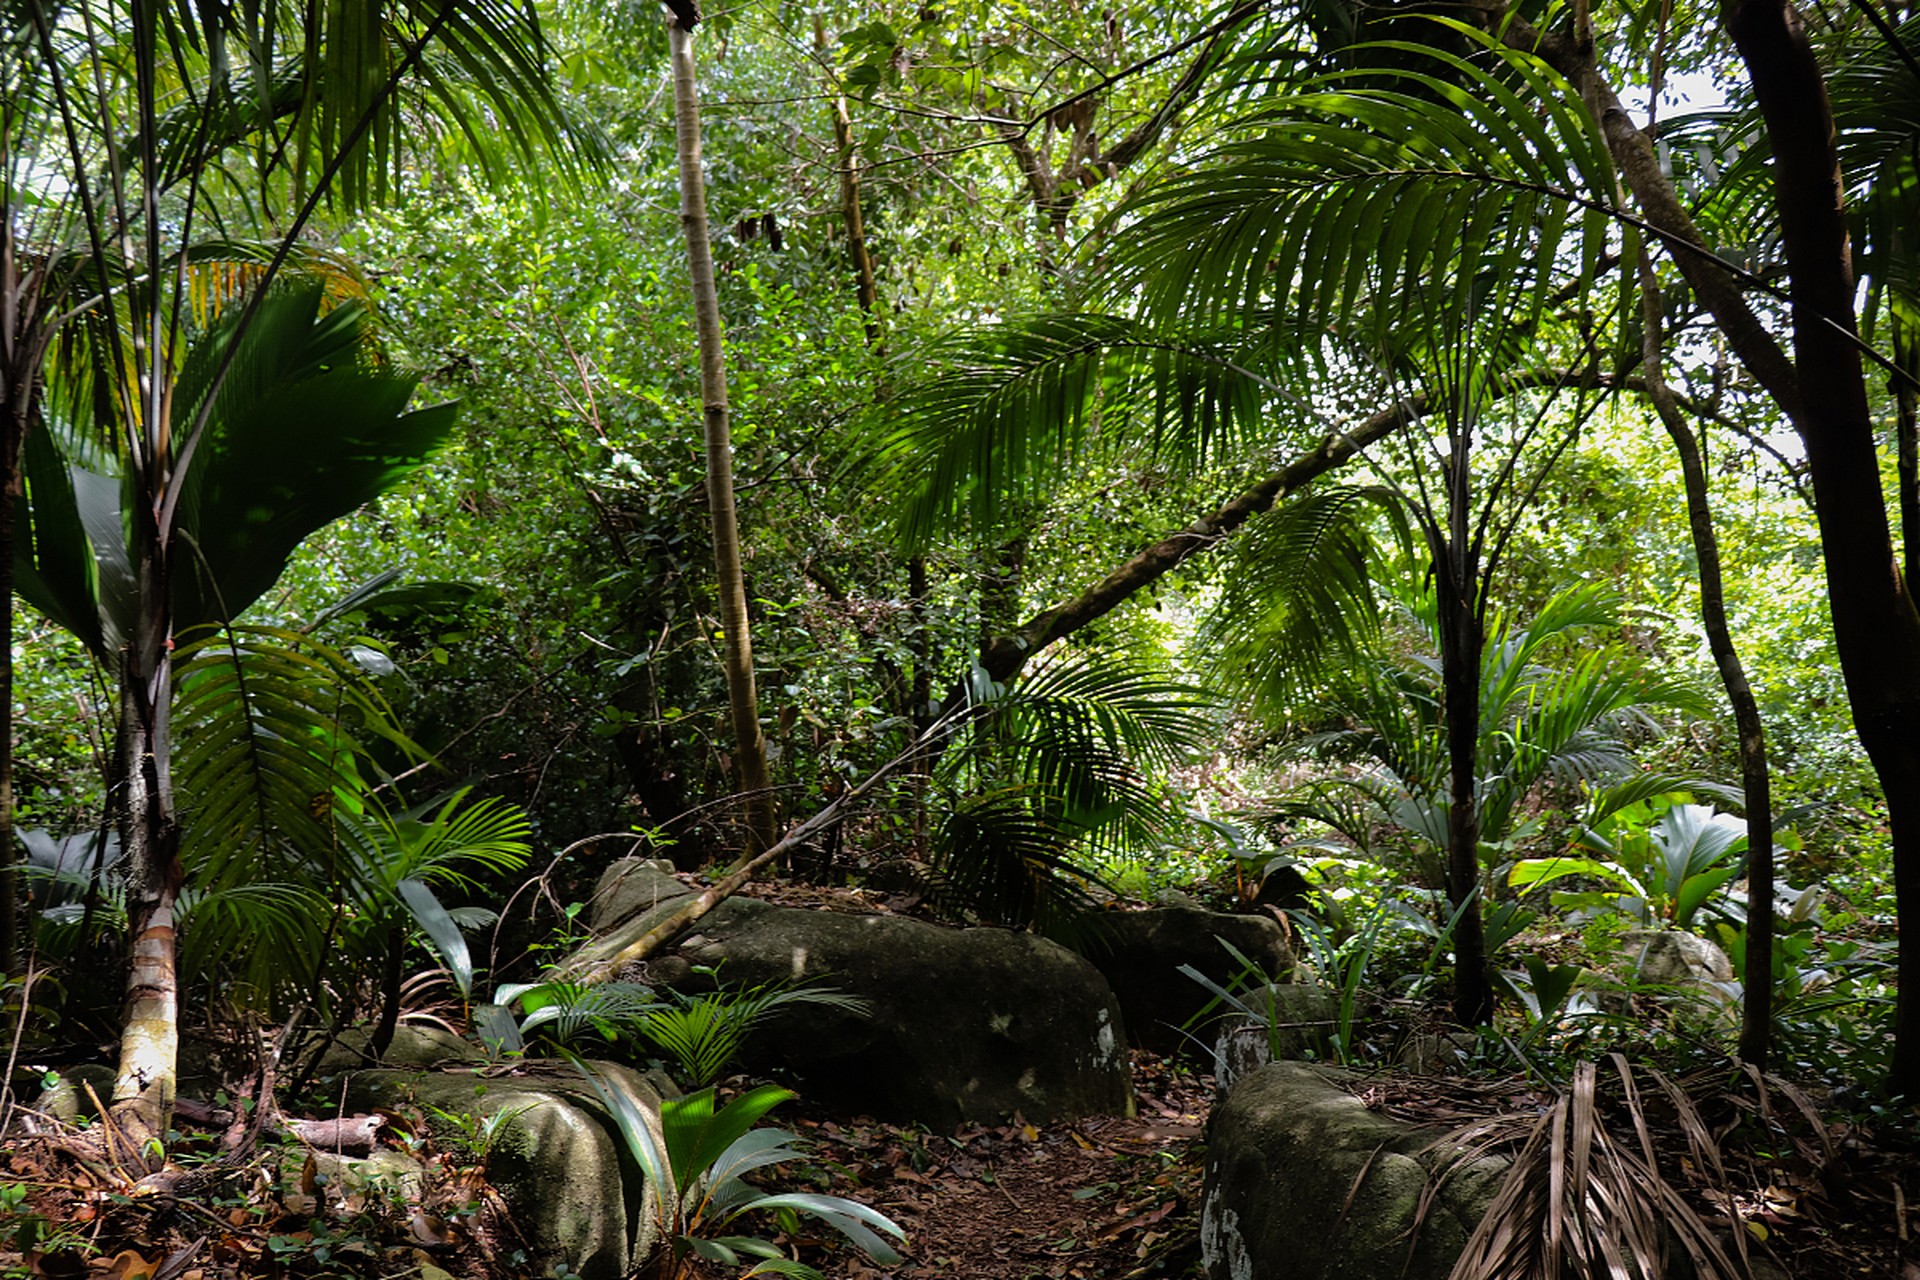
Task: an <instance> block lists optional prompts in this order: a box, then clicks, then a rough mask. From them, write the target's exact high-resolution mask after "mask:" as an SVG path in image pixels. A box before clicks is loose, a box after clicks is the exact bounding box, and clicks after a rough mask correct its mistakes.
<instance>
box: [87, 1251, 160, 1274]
mask: <svg viewBox="0 0 1920 1280" xmlns="http://www.w3.org/2000/svg"><path fill="white" fill-rule="evenodd" d="M157 1266H158V1264H157V1263H153V1262H149V1261H148V1260H147V1259H145V1258H143V1257H141V1256H140V1255H139V1254H138V1253H136V1252H134V1251H133V1250H132V1249H122V1250H121V1251H120V1252H119V1253H117V1254H115V1255H114V1256H113V1257H111V1258H96V1259H94V1261H93V1262H92V1264H91V1267H90V1269H91V1270H92V1271H93V1272H94V1274H95V1275H97V1276H99V1277H100V1280H153V1273H154V1270H155V1268H156V1267H157Z"/></svg>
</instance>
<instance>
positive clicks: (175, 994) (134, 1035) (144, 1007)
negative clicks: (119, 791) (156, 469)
mask: <svg viewBox="0 0 1920 1280" xmlns="http://www.w3.org/2000/svg"><path fill="white" fill-rule="evenodd" d="M156 465H157V464H156ZM135 518H136V520H141V521H143V522H147V523H146V524H145V527H142V528H140V529H139V530H138V532H137V536H136V540H135V546H136V547H137V549H138V554H139V570H138V572H139V575H140V591H139V598H140V606H139V607H140V616H139V619H138V621H137V622H136V624H135V628H136V629H135V635H134V637H133V640H132V643H131V644H130V645H129V646H128V647H127V650H126V652H125V654H124V655H123V658H122V661H123V662H124V664H125V669H124V671H123V673H122V678H121V686H120V688H121V692H120V750H121V773H122V786H123V788H124V791H123V795H122V808H121V842H122V846H123V848H124V849H125V866H126V868H127V988H126V1005H125V1014H124V1018H123V1023H122V1025H123V1028H124V1029H123V1030H122V1032H121V1036H120V1068H119V1077H118V1079H117V1080H116V1081H115V1083H114V1088H113V1106H112V1112H113V1125H114V1130H115V1136H116V1137H117V1138H118V1139H120V1140H121V1143H122V1150H121V1153H120V1154H121V1158H122V1159H126V1160H137V1161H154V1160H156V1159H157V1158H164V1156H165V1152H166V1134H167V1126H168V1124H169V1123H170V1122H171V1120H172V1116H173V1096H174V1086H175V1081H176V1072H177V1070H178V1063H179V1049H180V1016H179V1014H180V998H179V972H178V966H177V947H176V939H175V935H174V909H175V906H176V904H177V902H178V900H179V895H180V885H181V881H182V878H183V873H182V870H181V866H180V857H179V853H180V828H179V823H178V822H177V820H176V818H175V814H174V808H173V770H172V764H171V760H172V737H171V733H170V730H169V725H168V712H169V704H170V702H171V698H172V684H173V671H172V660H171V650H172V638H173V616H172V615H173V611H172V609H171V607H170V605H171V593H170V590H169V582H168V575H167V557H166V554H165V549H164V548H162V547H160V546H158V545H157V539H156V537H155V534H154V530H153V528H152V526H151V523H150V521H151V512H148V511H141V512H138V513H137V514H136V517H135Z"/></svg>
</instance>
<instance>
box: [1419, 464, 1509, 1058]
mask: <svg viewBox="0 0 1920 1280" xmlns="http://www.w3.org/2000/svg"><path fill="white" fill-rule="evenodd" d="M1450 435H1451V436H1452V449H1451V458H1450V460H1449V466H1448V476H1447V526H1448V527H1447V530H1446V534H1445V536H1444V537H1443V536H1441V533H1440V530H1439V529H1438V528H1436V527H1431V526H1430V527H1429V529H1428V535H1427V536H1428V541H1429V544H1430V549H1431V550H1432V553H1433V568H1434V586H1435V594H1436V597H1437V600H1436V603H1437V605H1438V608H1437V614H1438V622H1439V627H1440V685H1441V701H1442V704H1443V706H1444V710H1445V720H1446V731H1447V773H1448V805H1447V851H1446V852H1447V858H1446V868H1445V870H1446V892H1447V903H1448V905H1449V906H1450V907H1451V908H1452V914H1453V917H1454V925H1453V1016H1454V1017H1455V1018H1457V1019H1459V1021H1460V1022H1461V1023H1462V1024H1463V1025H1466V1026H1470V1027H1477V1026H1484V1025H1485V1024H1486V1023H1488V1022H1490V1021H1492V1020H1493V985H1492V983H1491V981H1490V979H1489V975H1488V972H1487V935H1486V928H1485V923H1484V913H1483V912H1482V910H1481V901H1480V797H1479V787H1478V783H1479V773H1480V659H1481V655H1482V654H1483V652H1484V651H1485V649H1486V633H1485V628H1484V627H1483V626H1482V625H1481V622H1480V609H1479V600H1480V564H1479V556H1478V555H1477V554H1476V553H1475V550H1474V543H1473V530H1472V527H1471V525H1472V519H1473V501H1472V499H1473V492H1472V477H1471V470H1470V466H1469V463H1470V461H1471V450H1472V438H1471V435H1470V433H1469V432H1468V430H1467V429H1466V428H1465V427H1463V426H1462V427H1456V428H1454V430H1453V431H1452V432H1450Z"/></svg>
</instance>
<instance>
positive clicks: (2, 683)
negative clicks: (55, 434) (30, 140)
mask: <svg viewBox="0 0 1920 1280" xmlns="http://www.w3.org/2000/svg"><path fill="white" fill-rule="evenodd" d="M0 216H4V215H0ZM4 305H5V301H4V300H0V306H4ZM7 354H9V353H6V352H0V359H4V358H5V356H6V355H7ZM0 378H7V382H6V385H5V386H4V387H0V391H4V392H5V393H6V394H5V397H4V398H5V400H6V404H5V406H4V413H5V415H6V417H5V421H4V422H0V431H4V432H5V436H4V439H0V462H3V463H4V465H5V468H6V471H5V474H4V476H0V709H4V720H0V974H11V973H13V972H14V970H15V968H16V967H17V962H18V960H19V957H20V939H19V935H18V929H19V923H20V895H19V885H18V875H19V870H18V866H17V861H18V860H17V859H16V858H15V856H14V849H13V538H14V518H15V514H16V512H17V511H18V508H19V505H20V492H21V484H20V453H21V446H22V445H23V444H24V443H25V442H26V437H27V422H26V412H25V411H26V409H27V402H28V397H27V396H26V395H24V394H23V395H21V396H19V397H18V402H17V403H16V397H15V396H14V395H13V394H12V393H13V389H14V382H13V379H12V378H10V377H7V374H5V373H0Z"/></svg>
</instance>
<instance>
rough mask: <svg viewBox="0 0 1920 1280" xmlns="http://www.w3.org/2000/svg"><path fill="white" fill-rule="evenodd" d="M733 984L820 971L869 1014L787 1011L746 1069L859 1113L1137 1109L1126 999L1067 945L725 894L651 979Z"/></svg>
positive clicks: (1031, 1114)
mask: <svg viewBox="0 0 1920 1280" xmlns="http://www.w3.org/2000/svg"><path fill="white" fill-rule="evenodd" d="M695 966H702V967H717V968H718V969H719V972H720V977H721V979H722V981H723V982H724V983H725V984H726V985H727V986H729V987H734V988H738V987H747V986H755V985H759V984H763V983H773V982H784V981H803V980H804V981H809V982H813V983H817V984H818V985H820V986H824V987H831V988H834V989H837V990H839V991H842V992H845V993H846V994H848V995H852V996H857V997H859V998H860V999H861V1000H863V1001H865V1002H866V1004H867V1006H868V1007H867V1010H866V1011H865V1012H853V1011H849V1010H845V1009H839V1008H834V1007H830V1006H824V1005H817V1004H798V1005H791V1006H788V1007H786V1008H784V1009H781V1010H780V1011H779V1012H778V1013H776V1014H775V1015H774V1016H773V1017H772V1018H770V1019H769V1020H768V1021H767V1022H766V1023H765V1024H764V1025H763V1026H762V1027H761V1028H760V1029H758V1030H757V1031H756V1032H754V1034H753V1035H752V1036H751V1037H750V1038H749V1040H748V1043H747V1046H746V1051H745V1058H744V1063H745V1066H746V1067H747V1068H748V1069H749V1070H753V1071H759V1072H765V1073H768V1074H772V1075H775V1076H779V1077H785V1078H788V1079H791V1080H792V1081H793V1082H794V1084H795V1085H796V1087H798V1088H799V1089H800V1090H801V1091H802V1092H804V1093H806V1094H807V1095H808V1096H809V1097H810V1098H813V1099H814V1100H816V1101H819V1102H822V1103H824V1104H826V1105H828V1106H833V1107H839V1108H842V1109H844V1110H846V1111H848V1112H849V1113H855V1114H867V1115H873V1116H878V1117H881V1118H884V1119H889V1120H898V1121H905V1122H918V1123H923V1124H927V1125H930V1126H933V1127H935V1128H952V1127H953V1126H956V1125H959V1124H962V1123H965V1122H968V1121H980V1122H991V1123H1001V1122H1004V1121H1006V1120H1007V1119H1009V1118H1011V1117H1012V1116H1013V1115H1014V1113H1015V1112H1018V1113H1019V1114H1020V1115H1022V1116H1024V1117H1025V1118H1026V1119H1028V1120H1032V1121H1036V1122H1039V1121H1047V1120H1058V1119H1070V1118H1074V1117H1078V1116H1085V1115H1102V1114H1120V1113H1124V1112H1125V1111H1126V1110H1127V1109H1128V1107H1129V1106H1130V1105H1131V1101H1132V1089H1131V1076H1130V1073H1129V1068H1128V1061H1127V1051H1126V1040H1125V1031H1124V1027H1123V1023H1122V1018H1121V1013H1120V1006H1119V1003H1118V1001H1117V1000H1116V999H1115V998H1114V995H1113V991H1112V989H1111V988H1110V987H1109V986H1108V985H1107V982H1106V979H1104V978H1103V977H1101V975H1100V971H1099V970H1098V969H1096V968H1094V967H1093V965H1091V964H1089V963H1088V962H1087V961H1086V960H1085V959H1083V958H1082V957H1080V956H1078V955H1076V954H1074V953H1073V952H1071V951H1069V950H1067V949H1066V948H1065V947H1062V946H1060V945H1058V944H1057V943H1053V942H1049V941H1047V940H1046V939H1044V938H1039V937H1035V936H1034V935H1032V934H1026V933H1013V932H1010V931H1008V930H1005V929H951V928H944V927H941V926H938V925H933V924H928V923H926V922H924V921H920V920H911V919H907V918H904V917H901V916H885V915H853V914H847V913H842V912H833V911H815V910H802V909H799V908H792V907H778V906H773V905H771V904H769V903H765V902H758V901H754V900H751V899H745V898H734V899H731V900H729V901H727V902H724V903H722V904H721V905H720V906H719V907H717V908H715V910H714V911H713V912H712V913H711V914H709V915H708V916H706V917H705V918H704V919H702V920H701V921H700V923H699V925H698V932H697V933H696V934H694V935H693V936H692V937H690V938H688V939H686V940H685V941H684V942H683V943H682V944H681V946H680V949H679V950H678V951H677V952H675V953H674V954H672V955H669V956H665V957H662V958H660V959H659V960H656V961H654V962H652V963H651V964H650V965H649V966H648V972H647V979H648V980H649V981H656V982H665V983H667V984H669V985H672V986H674V987H677V988H679V989H681V990H688V991H694V990H699V989H701V988H702V986H703V985H704V986H711V985H712V979H711V978H710V977H708V976H706V975H704V974H701V973H697V972H695Z"/></svg>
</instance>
